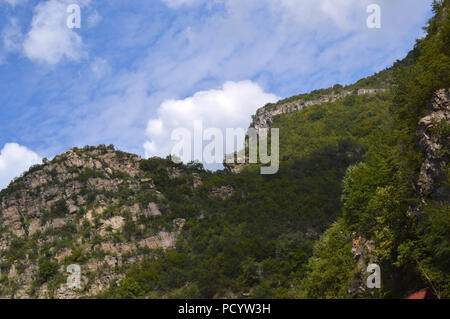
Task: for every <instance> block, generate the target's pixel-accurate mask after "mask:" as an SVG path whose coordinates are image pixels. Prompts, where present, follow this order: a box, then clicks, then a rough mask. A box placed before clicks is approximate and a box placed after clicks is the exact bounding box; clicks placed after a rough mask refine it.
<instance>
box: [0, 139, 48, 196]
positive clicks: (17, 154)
mask: <svg viewBox="0 0 450 319" xmlns="http://www.w3.org/2000/svg"><path fill="white" fill-rule="evenodd" d="M39 163H41V158H40V157H39V155H37V154H36V153H34V152H33V151H30V150H29V149H28V148H26V147H24V146H21V145H19V144H16V143H7V144H5V146H4V147H3V149H2V150H1V152H0V189H3V188H6V187H7V186H8V184H9V183H10V182H11V181H12V180H13V178H15V177H18V176H19V175H20V174H22V173H23V172H25V171H26V170H28V168H30V166H32V165H35V164H39Z"/></svg>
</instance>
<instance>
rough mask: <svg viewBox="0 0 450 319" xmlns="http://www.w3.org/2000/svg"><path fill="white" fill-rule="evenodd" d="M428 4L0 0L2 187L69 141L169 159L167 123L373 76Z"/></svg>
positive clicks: (207, 118) (419, 33) (238, 114)
mask: <svg viewBox="0 0 450 319" xmlns="http://www.w3.org/2000/svg"><path fill="white" fill-rule="evenodd" d="M431 2H432V1H431V0H429V1H427V0H395V1H392V0H367V1H366V0H133V1H130V0H114V1H106V0H96V1H94V0H78V1H77V0H46V1H36V0H0V110H1V116H0V189H2V188H4V187H6V186H7V185H8V183H9V182H10V181H11V180H12V179H13V178H14V177H16V176H18V175H20V174H21V173H22V172H23V171H25V170H26V169H27V168H28V167H29V166H30V165H33V164H37V163H40V161H41V159H42V158H43V157H47V158H52V157H54V156H55V155H58V154H60V153H63V152H65V151H66V150H67V149H69V148H73V147H83V146H84V145H98V144H106V145H109V144H114V145H115V146H116V149H120V150H123V151H127V152H131V153H135V154H138V155H140V156H142V157H150V156H166V155H168V154H169V153H170V150H171V147H172V146H173V143H174V142H173V141H171V139H170V137H171V132H173V130H174V129H176V128H179V127H185V128H187V129H191V128H192V127H193V125H194V124H193V123H194V121H198V120H201V121H203V125H204V127H215V128H220V129H225V128H247V127H248V126H249V123H250V121H251V115H252V114H254V112H255V110H256V109H257V108H259V107H261V106H263V105H264V104H266V103H268V102H275V101H276V100H278V99H280V98H285V97H289V96H292V95H295V94H299V93H305V92H309V91H311V90H314V89H319V88H324V87H330V86H332V85H334V84H336V83H340V84H343V85H345V84H350V83H353V82H355V81H357V80H358V79H360V78H363V77H366V76H369V75H372V74H374V73H375V72H378V71H381V70H383V69H384V68H386V67H389V66H391V65H392V63H393V62H394V61H396V60H397V59H402V58H403V57H404V56H405V55H406V54H407V53H408V51H409V50H410V49H411V48H412V47H413V46H414V43H415V40H416V39H417V38H420V37H423V35H424V33H423V30H422V27H423V26H424V25H425V24H426V21H427V20H428V19H429V18H430V17H431ZM73 4H76V5H78V6H79V8H80V16H79V17H80V19H79V20H78V19H76V18H75V19H72V17H73V16H71V14H73V13H74V11H73V10H69V12H68V10H67V9H68V8H69V7H70V6H71V5H73ZM370 4H377V5H379V7H380V9H381V11H380V13H381V15H380V16H381V27H380V28H368V26H367V23H366V21H367V19H368V17H369V16H370V15H371V12H367V7H368V6H369V5H370ZM68 19H69V20H70V22H72V23H75V22H77V21H79V22H80V25H79V26H80V27H79V28H69V26H68V24H67V20H68Z"/></svg>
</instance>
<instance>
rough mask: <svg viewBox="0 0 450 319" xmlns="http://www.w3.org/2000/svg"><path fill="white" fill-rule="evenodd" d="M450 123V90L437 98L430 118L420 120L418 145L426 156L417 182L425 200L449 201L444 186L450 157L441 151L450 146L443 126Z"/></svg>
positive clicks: (430, 111) (447, 189) (449, 139)
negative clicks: (441, 128) (443, 131)
mask: <svg viewBox="0 0 450 319" xmlns="http://www.w3.org/2000/svg"><path fill="white" fill-rule="evenodd" d="M449 124H450V89H442V90H439V91H437V92H435V94H434V95H433V98H432V101H431V104H430V108H429V112H428V114H427V116H425V117H424V118H422V119H421V120H420V121H419V125H418V128H417V133H416V136H417V142H418V145H419V147H420V150H421V151H422V152H423V153H424V155H425V160H424V162H423V164H422V167H421V169H420V175H419V179H418V182H417V187H418V191H419V194H420V195H421V197H422V198H423V199H425V200H426V199H434V200H448V198H449V196H450V189H449V187H448V186H447V185H446V184H445V183H444V181H445V171H444V170H445V167H446V166H447V165H448V160H449V159H448V154H441V152H440V151H441V150H442V149H443V148H444V146H446V148H448V147H449V146H450V136H444V135H443V134H442V133H441V132H440V130H439V127H440V126H441V127H442V126H444V125H447V126H448V125H449Z"/></svg>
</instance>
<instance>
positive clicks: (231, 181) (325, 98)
mask: <svg viewBox="0 0 450 319" xmlns="http://www.w3.org/2000/svg"><path fill="white" fill-rule="evenodd" d="M448 8H449V1H442V2H436V3H435V5H434V10H435V13H436V16H435V17H434V18H433V19H432V20H431V21H430V24H429V26H428V27H427V30H428V36H427V38H425V39H423V40H419V41H418V44H417V46H416V47H415V49H414V50H413V51H412V52H411V53H410V54H409V55H408V57H407V58H406V59H405V60H404V61H401V62H400V61H398V62H396V63H395V64H394V67H393V68H390V69H387V70H385V71H382V72H380V73H378V74H376V75H375V76H373V77H369V78H367V79H362V80H360V81H358V82H357V83H355V84H354V85H351V86H348V87H345V88H343V87H341V86H339V85H337V86H335V87H333V88H329V89H324V90H318V91H314V92H311V93H310V94H303V95H299V96H294V97H292V98H289V99H286V100H283V101H280V102H279V103H276V104H273V105H266V106H265V107H263V108H262V109H261V110H259V111H258V113H257V115H256V116H255V118H254V123H253V125H255V124H256V126H258V125H262V126H261V127H263V126H270V127H274V128H280V144H281V145H280V159H281V163H280V170H279V172H278V173H277V174H275V175H260V174H259V165H255V164H252V165H247V166H245V167H244V168H242V167H240V168H239V171H240V173H239V174H233V173H231V172H230V170H229V169H225V170H223V171H218V172H214V173H213V172H208V171H205V170H204V169H203V167H202V165H200V164H196V163H189V164H187V165H183V164H175V163H174V162H173V161H172V160H171V158H170V157H168V158H166V159H160V158H150V159H141V158H139V157H138V156H136V155H132V154H127V153H123V152H120V151H116V150H114V148H113V147H111V146H110V147H105V146H99V147H85V148H83V149H73V150H69V151H67V152H66V153H65V154H62V155H60V156H57V157H55V158H54V159H53V160H52V161H50V162H48V161H46V162H45V163H44V164H43V165H39V166H36V167H33V168H32V169H30V171H29V172H27V173H26V174H24V175H23V176H22V177H20V178H19V179H17V180H15V181H14V182H12V183H11V185H10V186H9V187H8V188H7V189H6V190H3V191H1V192H0V203H1V206H0V226H1V228H0V272H1V273H0V296H2V297H6V298H10V297H14V298H30V297H31V298H33V297H38V298H48V297H50V298H51V297H54V298H81V297H86V298H90V297H106V298H175V297H178V298H196V297H205V298H213V297H230V298H233V297H245V298H247V297H248V298H288V297H290V298H293V297H313V298H336V297H342V298H350V297H359V298H372V297H403V296H405V295H406V294H407V293H411V292H414V291H415V290H418V289H421V288H423V287H424V286H430V288H431V289H432V290H433V293H434V294H435V295H437V296H439V297H448V296H449V295H450V293H449V287H450V284H449V273H448V269H449V265H448V261H449V260H450V257H449V247H450V245H449V243H448V238H450V235H449V230H450V220H449V216H450V214H449V203H448V200H449V197H450V196H448V181H449V174H448V155H449V154H450V152H449V150H448V146H449V144H448V140H449V137H448V132H449V130H448V87H449V83H450V80H449V65H450V58H449V55H448V54H449V52H450V47H449V39H450V36H449V31H450V23H449V15H448ZM369 88H370V90H375V91H364V92H363V91H359V93H360V94H358V90H362V89H365V90H368V89H369ZM366 93H369V94H366ZM434 94H435V95H434ZM433 96H434V98H433ZM430 101H432V102H431V103H430ZM304 106H309V107H304ZM280 110H281V111H280ZM273 112H275V113H273ZM259 115H262V116H261V117H259ZM266 115H268V116H266ZM433 119H434V120H433ZM258 123H259V124H258ZM368 262H377V263H379V264H380V265H381V267H382V273H383V274H385V275H384V277H383V286H382V289H381V290H377V291H367V290H365V288H364V285H363V283H364V279H365V276H366V273H365V266H366V265H367V263H368ZM70 264H78V265H80V267H81V281H82V283H81V288H80V289H74V290H72V289H69V288H68V287H67V285H66V284H65V283H66V279H67V277H68V275H69V274H68V273H67V266H68V265H70ZM386 274H388V275H386Z"/></svg>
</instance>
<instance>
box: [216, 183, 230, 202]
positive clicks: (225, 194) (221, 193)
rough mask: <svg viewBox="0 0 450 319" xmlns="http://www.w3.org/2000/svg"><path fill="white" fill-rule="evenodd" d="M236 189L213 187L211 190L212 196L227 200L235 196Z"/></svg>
mask: <svg viewBox="0 0 450 319" xmlns="http://www.w3.org/2000/svg"><path fill="white" fill-rule="evenodd" d="M233 194H234V189H233V187H232V186H230V185H228V186H222V187H213V188H212V189H211V196H214V197H217V198H220V199H221V200H225V199H228V198H230V197H231V196H233Z"/></svg>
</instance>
